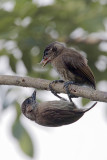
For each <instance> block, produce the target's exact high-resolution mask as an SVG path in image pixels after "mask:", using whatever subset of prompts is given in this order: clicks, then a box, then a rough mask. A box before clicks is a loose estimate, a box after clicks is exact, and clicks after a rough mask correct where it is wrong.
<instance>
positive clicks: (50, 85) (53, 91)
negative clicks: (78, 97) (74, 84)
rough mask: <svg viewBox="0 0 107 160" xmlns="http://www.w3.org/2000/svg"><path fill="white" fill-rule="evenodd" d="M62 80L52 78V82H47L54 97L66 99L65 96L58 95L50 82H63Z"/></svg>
mask: <svg viewBox="0 0 107 160" xmlns="http://www.w3.org/2000/svg"><path fill="white" fill-rule="evenodd" d="M63 82H64V81H63V80H54V81H52V82H51V83H50V84H49V89H50V91H51V92H52V93H53V94H54V95H55V96H56V97H58V98H59V99H61V100H64V101H67V100H66V99H65V98H63V97H61V96H59V95H58V94H57V92H56V91H55V90H54V89H53V88H52V84H53V83H55V84H56V83H63Z"/></svg>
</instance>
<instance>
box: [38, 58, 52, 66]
mask: <svg viewBox="0 0 107 160" xmlns="http://www.w3.org/2000/svg"><path fill="white" fill-rule="evenodd" d="M49 62H50V58H45V59H42V60H41V62H40V64H43V67H44V66H45V65H46V64H47V63H49Z"/></svg>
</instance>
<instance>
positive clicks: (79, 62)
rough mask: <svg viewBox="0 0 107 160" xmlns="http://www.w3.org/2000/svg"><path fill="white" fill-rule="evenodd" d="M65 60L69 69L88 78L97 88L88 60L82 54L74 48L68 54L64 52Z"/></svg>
mask: <svg viewBox="0 0 107 160" xmlns="http://www.w3.org/2000/svg"><path fill="white" fill-rule="evenodd" d="M63 61H64V64H65V65H66V67H67V68H68V69H69V71H71V72H74V74H77V75H79V76H80V77H83V78H85V79H87V80H88V81H89V82H90V83H91V84H93V86H94V88H95V78H94V75H93V73H92V71H91V69H90V68H89V66H88V65H87V60H86V59H85V58H84V57H83V56H82V55H80V54H78V52H76V51H74V50H73V51H71V53H70V52H68V53H66V54H63Z"/></svg>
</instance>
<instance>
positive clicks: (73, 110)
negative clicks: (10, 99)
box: [21, 91, 96, 127]
mask: <svg viewBox="0 0 107 160" xmlns="http://www.w3.org/2000/svg"><path fill="white" fill-rule="evenodd" d="M95 105H96V103H95V104H94V105H92V106H91V107H90V108H88V109H86V108H80V109H79V108H78V107H77V106H76V105H75V104H74V103H73V102H68V101H63V100H60V101H47V102H43V103H38V102H36V91H34V92H33V94H32V96H31V97H29V98H27V99H26V100H25V101H24V102H23V103H22V106H21V109H22V113H23V114H24V115H25V116H26V117H27V118H29V119H30V120H33V121H35V122H36V123H38V124H40V125H43V126H48V127H58V126H62V125H67V124H70V123H74V122H76V121H77V120H79V119H80V118H81V117H82V116H83V115H84V113H85V112H87V111H89V110H90V109H91V108H93V107H94V106H95Z"/></svg>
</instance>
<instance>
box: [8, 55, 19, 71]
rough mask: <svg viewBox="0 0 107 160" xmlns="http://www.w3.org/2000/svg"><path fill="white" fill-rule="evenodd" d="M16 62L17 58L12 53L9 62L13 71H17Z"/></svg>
mask: <svg viewBox="0 0 107 160" xmlns="http://www.w3.org/2000/svg"><path fill="white" fill-rule="evenodd" d="M16 62H17V60H16V58H15V57H14V56H13V55H12V54H10V56H9V63H10V66H11V69H12V70H13V72H16Z"/></svg>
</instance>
